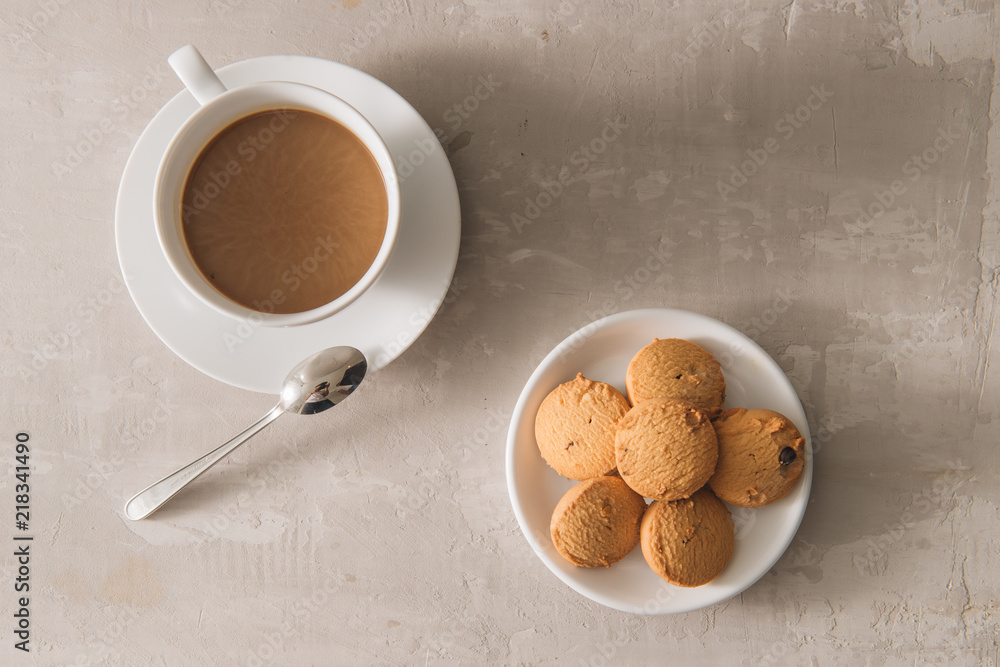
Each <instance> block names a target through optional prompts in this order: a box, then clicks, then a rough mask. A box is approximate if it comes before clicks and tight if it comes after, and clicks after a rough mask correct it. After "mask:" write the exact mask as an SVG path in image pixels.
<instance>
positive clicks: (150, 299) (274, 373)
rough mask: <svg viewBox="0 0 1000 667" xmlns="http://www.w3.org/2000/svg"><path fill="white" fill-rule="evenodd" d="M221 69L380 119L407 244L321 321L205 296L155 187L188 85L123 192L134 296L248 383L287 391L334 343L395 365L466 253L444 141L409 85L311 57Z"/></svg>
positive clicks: (128, 171) (125, 255)
mask: <svg viewBox="0 0 1000 667" xmlns="http://www.w3.org/2000/svg"><path fill="white" fill-rule="evenodd" d="M216 73H217V74H218V75H219V78H220V79H222V82H223V83H224V84H225V85H226V87H229V88H233V87H236V86H241V85H243V84H246V83H252V82H255V81H295V82H298V83H306V84H310V85H312V86H316V87H317V88H322V89H323V90H326V91H329V92H331V93H333V94H334V95H337V96H338V97H341V98H342V99H344V100H346V101H347V102H348V103H350V104H351V105H352V106H354V107H355V108H356V109H357V110H358V111H360V112H361V113H362V114H363V115H364V116H365V117H366V118H368V120H369V121H370V122H371V123H372V125H374V126H375V128H376V129H377V130H378V131H379V134H381V135H382V139H383V140H384V141H385V143H386V145H387V146H388V147H389V150H390V152H391V153H392V155H393V156H394V157H395V158H396V161H397V163H396V164H397V169H399V171H400V190H401V193H400V194H401V200H402V211H403V213H402V220H401V221H400V231H399V238H398V240H397V242H396V248H395V250H394V251H393V254H392V257H391V259H390V260H389V264H388V266H386V268H385V270H384V272H383V273H382V275H381V276H379V279H378V281H376V283H375V284H374V285H373V286H372V287H371V288H370V289H369V290H368V291H367V292H366V293H365V294H363V295H362V296H361V297H359V298H358V300H357V301H355V302H354V303H353V304H351V305H350V306H348V307H347V308H345V309H344V310H342V311H340V312H338V313H337V314H335V315H332V316H330V317H328V318H326V319H324V320H321V321H319V322H314V323H312V324H304V325H300V326H295V327H285V328H277V327H264V326H254V325H253V324H251V323H248V322H239V321H237V320H233V319H230V318H228V317H226V316H225V315H222V314H220V313H217V312H216V311H214V310H213V309H211V308H209V307H208V306H206V305H205V304H204V303H202V302H201V301H200V300H199V299H198V298H197V297H195V296H194V295H193V294H192V293H191V292H189V291H188V289H187V288H186V287H185V286H184V285H183V283H181V281H180V280H179V279H178V278H177V276H176V275H174V274H173V273H172V272H171V270H170V267H169V265H168V264H167V260H166V257H165V256H164V254H163V251H162V249H161V248H160V245H159V242H158V241H157V238H156V231H155V228H154V226H153V183H154V180H155V177H156V170H157V167H158V166H159V163H160V158H161V157H162V155H163V152H164V150H165V149H166V147H167V144H168V143H169V142H170V140H171V138H172V137H173V135H174V133H175V132H176V131H177V129H178V128H179V127H180V126H181V125H182V124H183V123H184V121H185V120H187V118H188V117H189V116H190V115H191V114H192V113H193V112H194V111H195V109H196V108H197V107H198V104H197V102H195V100H194V97H193V96H192V95H191V93H189V92H188V91H187V90H186V89H185V90H182V91H181V92H180V93H179V94H178V95H177V96H175V97H174V98H173V99H172V100H170V101H169V102H168V103H167V104H166V105H165V106H164V107H163V108H162V109H161V110H160V111H159V113H157V114H156V116H155V117H154V118H153V120H152V121H150V123H149V125H148V126H147V127H146V129H145V130H144V131H143V133H142V135H141V136H140V137H139V140H138V141H137V142H136V145H135V148H133V149H132V154H131V156H130V157H129V159H128V163H127V164H126V165H125V173H124V174H123V175H122V182H121V186H120V187H119V190H118V203H117V207H116V209H115V238H116V242H117V245H118V261H119V263H120V264H121V268H122V274H123V275H124V277H125V284H126V285H127V286H128V290H129V293H130V294H131V295H132V300H133V301H135V305H136V306H137V307H138V308H139V312H140V313H141V314H142V317H143V319H145V320H146V323H147V324H149V326H150V328H152V329H153V331H154V332H155V333H156V335H157V336H159V337H160V340H162V341H163V342H164V343H165V344H166V345H167V347H169V348H170V349H171V350H173V351H174V352H175V353H176V354H177V356H179V357H180V358H181V359H183V360H184V361H186V362H188V363H189V364H191V365H192V366H194V367H195V368H197V369H198V370H200V371H202V372H203V373H205V374H206V375H210V376H211V377H213V378H216V379H217V380H221V381H223V382H226V383H228V384H231V385H234V386H236V387H242V388H244V389H250V390H253V391H260V392H264V393H271V394H273V393H277V392H278V389H279V388H280V387H281V381H282V380H283V379H284V377H285V374H286V373H287V372H288V369H290V368H292V367H293V366H295V365H296V364H297V363H299V362H300V361H302V359H304V358H305V357H307V356H309V355H310V354H312V353H313V352H317V351H319V350H321V349H324V348H327V347H331V346H334V345H352V346H354V347H356V348H358V349H359V350H361V351H362V352H363V353H364V354H365V356H366V357H367V358H368V363H369V367H370V368H373V369H377V368H381V367H383V366H385V365H386V364H388V363H389V362H390V361H392V360H393V359H395V358H396V357H397V356H399V355H400V354H401V353H402V352H403V350H405V349H406V348H407V347H409V345H410V344H411V343H412V342H413V341H414V340H416V339H417V337H418V336H419V335H420V334H421V333H422V332H423V330H424V329H425V328H426V327H427V325H428V324H429V323H430V321H431V318H432V317H433V316H434V314H435V313H436V312H437V309H438V307H439V306H440V305H441V303H442V302H443V299H444V297H445V294H446V293H447V291H448V288H449V285H450V284H451V278H452V274H453V273H454V271H455V264H456V262H457V261H458V245H459V240H460V237H461V224H460V210H459V202H458V188H457V187H456V185H455V177H454V175H453V174H452V171H451V165H450V164H449V163H448V158H447V157H446V156H445V154H444V150H443V149H442V148H441V144H440V143H438V140H437V137H435V136H434V132H433V131H432V130H431V128H430V127H429V126H428V125H427V123H426V122H424V119H423V118H421V117H420V114H419V113H417V111H416V110H415V109H414V108H413V107H412V106H410V105H409V103H407V102H406V100H404V99H403V98H402V97H400V96H399V94H398V93H396V92H395V91H394V90H392V89H391V88H389V87H388V86H387V85H385V84H384V83H382V82H381V81H379V80H377V79H375V78H373V77H371V76H369V75H367V74H365V73H364V72H359V71H358V70H356V69H353V68H351V67H348V66H347V65H342V64H340V63H335V62H331V61H329V60H323V59H320V58H309V57H305V56H266V57H262V58H253V59H250V60H243V61H241V62H238V63H233V64H231V65H226V66H225V67H222V68H220V69H218V70H216ZM177 85H178V87H180V86H181V84H180V81H178V82H177Z"/></svg>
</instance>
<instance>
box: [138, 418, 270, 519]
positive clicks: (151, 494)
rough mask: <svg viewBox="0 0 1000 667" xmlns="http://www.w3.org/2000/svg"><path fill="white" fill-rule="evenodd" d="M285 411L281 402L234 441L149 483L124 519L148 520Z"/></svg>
mask: <svg viewBox="0 0 1000 667" xmlns="http://www.w3.org/2000/svg"><path fill="white" fill-rule="evenodd" d="M281 412H282V409H281V403H278V404H277V405H275V406H274V407H273V408H271V411H270V412H268V413H267V414H266V415H264V416H263V417H261V418H260V419H258V420H257V422H256V423H255V424H253V425H252V426H250V427H248V428H247V429H246V430H244V431H243V432H242V433H240V434H239V435H237V436H236V437H235V438H233V439H232V440H230V441H228V442H226V443H225V444H223V445H220V446H219V447H216V448H215V449H213V450H212V451H210V452H209V453H208V454H205V455H204V456H202V457H201V458H200V459H198V460H197V461H192V462H191V463H189V464H187V465H186V466H184V467H183V468H181V469H179V470H177V471H175V472H172V473H170V474H169V475H167V476H166V477H164V478H163V479H161V480H160V481H158V482H154V483H153V484H150V485H149V486H147V487H146V488H145V489H143V490H142V491H140V492H139V493H137V494H135V495H134V496H132V498H131V499H130V500H129V501H128V502H127V503H125V516H127V517H128V518H129V519H132V520H133V521H138V520H139V519H145V518H146V517H147V516H149V515H150V514H152V513H153V512H155V511H156V510H158V509H159V508H160V506H161V505H163V504H164V503H165V502H167V501H168V500H170V499H171V498H173V497H174V496H175V495H176V494H177V492H178V491H180V490H181V489H183V488H184V487H185V486H187V485H188V484H190V483H191V482H193V481H194V480H195V479H197V478H198V477H199V476H200V475H201V474H202V473H204V472H205V471H206V470H208V469H209V468H211V467H212V466H214V465H215V464H216V463H218V462H219V461H221V460H222V459H223V458H225V457H226V456H227V455H228V454H229V453H230V452H231V451H233V450H234V449H236V448H237V447H239V446H240V445H242V444H243V443H244V442H246V441H247V440H249V439H250V438H251V437H253V436H254V435H255V434H256V433H257V432H258V431H260V430H261V429H262V428H264V427H265V426H267V425H268V424H270V423H271V422H273V421H274V420H275V419H277V418H278V415H280V414H281Z"/></svg>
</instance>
